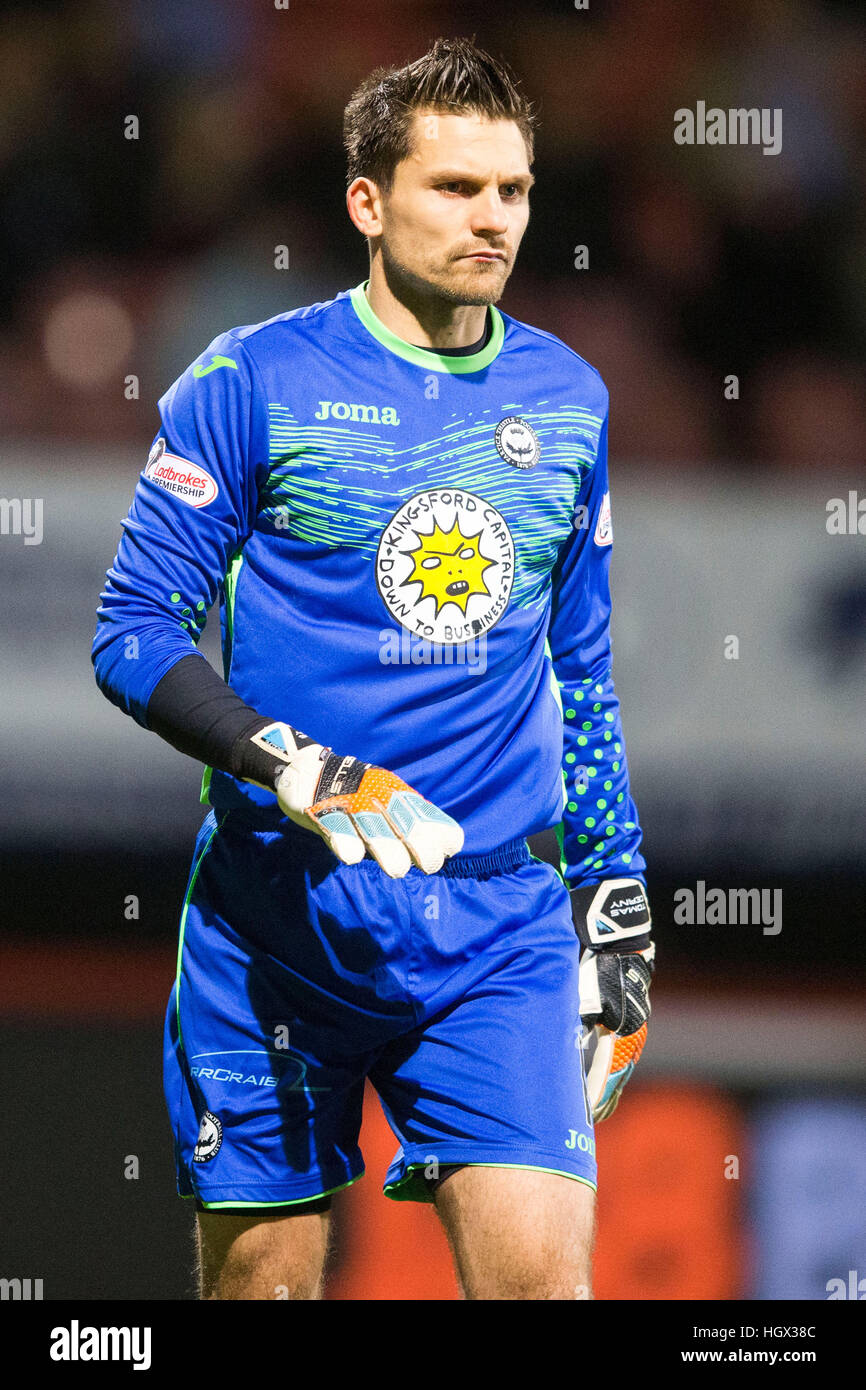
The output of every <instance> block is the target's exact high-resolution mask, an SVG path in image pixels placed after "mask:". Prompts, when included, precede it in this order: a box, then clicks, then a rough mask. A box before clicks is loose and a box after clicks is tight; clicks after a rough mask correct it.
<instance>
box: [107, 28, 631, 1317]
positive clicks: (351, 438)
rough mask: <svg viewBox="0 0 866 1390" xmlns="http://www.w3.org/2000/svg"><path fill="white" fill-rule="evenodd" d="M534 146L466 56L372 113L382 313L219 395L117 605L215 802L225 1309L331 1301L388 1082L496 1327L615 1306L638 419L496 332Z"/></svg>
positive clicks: (369, 147)
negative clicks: (342, 1194)
mask: <svg viewBox="0 0 866 1390" xmlns="http://www.w3.org/2000/svg"><path fill="white" fill-rule="evenodd" d="M533 128H534V118H533V116H532V112H531V109H530V107H529V106H528V104H527V102H526V101H525V99H524V97H523V96H522V95H521V93H520V91H519V89H518V87H517V86H516V84H515V83H514V80H513V79H512V77H511V75H510V74H509V73H508V71H507V70H506V69H505V68H504V67H503V66H502V65H500V64H499V63H498V62H496V61H495V60H494V59H492V58H491V57H490V56H489V55H487V54H485V53H483V52H482V51H481V50H479V49H478V48H476V47H475V46H474V45H473V44H472V43H470V42H468V41H466V40H454V41H447V40H439V41H438V42H437V43H436V44H435V45H434V47H433V48H432V49H431V51H430V52H429V53H427V54H425V55H424V56H423V57H422V58H420V59H418V60H417V61H416V62H414V63H411V64H409V65H408V66H407V67H405V68H395V69H389V70H388V71H379V72H377V73H374V74H373V75H372V76H371V77H370V78H369V79H367V81H365V82H364V83H363V84H362V85H361V87H360V88H359V89H358V91H357V92H356V93H355V94H354V96H353V97H352V99H351V101H350V102H349V105H348V107H347V110H346V118H345V139H346V147H347V152H348V158H349V183H348V191H347V205H348V210H349V214H350V216H351V218H352V221H353V222H354V224H355V226H356V228H357V229H358V230H359V231H360V232H361V233H362V234H363V235H364V237H365V238H366V240H367V244H368V248H369V254H370V273H369V279H368V280H367V281H365V282H364V283H363V284H361V285H358V286H356V287H355V288H354V289H352V290H346V291H342V292H340V293H338V294H337V295H336V297H335V298H333V299H331V300H329V301H327V302H324V303H320V304H315V305H312V306H311V307H309V308H305V309H297V310H294V311H291V312H289V313H282V314H278V315H277V316H276V317H275V318H272V319H269V320H268V321H267V322H265V323H261V324H256V325H251V326H246V327H241V328H235V329H232V330H230V331H228V332H225V333H222V334H220V335H219V336H218V337H217V338H215V339H214V340H213V342H212V343H211V344H210V345H209V347H208V348H207V349H206V350H205V351H204V352H203V353H201V355H200V356H199V357H198V358H197V359H196V361H195V362H194V363H192V364H191V366H190V367H189V368H188V369H187V370H186V371H185V372H184V373H183V374H182V375H181V376H180V377H179V378H178V380H177V381H176V382H175V383H174V385H173V386H172V387H171V388H170V389H169V391H168V392H167V393H166V394H165V395H164V396H163V398H162V399H161V401H160V403H159V408H160V426H159V429H158V431H157V434H156V437H155V439H154V441H153V446H152V449H151V453H150V456H149V458H148V461H147V464H146V466H145V468H144V470H143V473H142V475H141V477H140V479H139V482H138V485H137V488H136V491H135V496H134V499H133V502H132V506H131V509H130V512H129V515H128V517H127V518H126V521H125V522H124V525H123V535H122V538H121V541H120V546H119V549H118V553H117V558H116V560H115V563H114V565H113V567H112V569H111V570H110V571H109V574H108V580H107V584H106V587H105V590H104V592H103V594H102V596H101V605H100V608H99V622H98V627H97V633H96V638H95V642H94V649H93V660H94V665H95V671H96V679H97V682H98V684H99V686H100V688H101V689H102V691H103V692H104V693H105V694H106V696H107V697H108V698H109V699H111V700H112V701H113V702H114V703H116V704H117V705H118V706H119V707H120V708H121V709H122V710H124V711H125V712H126V713H127V714H129V715H131V716H132V717H133V718H134V719H135V720H136V721H137V722H138V723H139V724H140V725H142V727H144V728H146V729H149V730H152V731H154V732H155V733H157V734H159V735H161V736H162V737H163V738H165V739H167V740H168V741H169V742H170V743H171V744H172V745H173V746H174V747H176V748H178V749H180V750H181V751H182V752H184V753H186V754H188V755H190V756H192V757H194V758H196V759H198V760H200V761H201V762H202V763H204V764H205V769H206V770H205V775H204V779H203V787H202V798H203V801H205V803H206V804H207V805H208V807H209V809H208V813H207V815H206V818H205V820H204V823H203V825H202V827H201V830H200V832H199V836H198V840H197V843H196V847H195V852H194V856H193V862H192V866H191V869H190V875H189V882H188V886H187V893H186V897H185V901H184V904H183V909H182V913H181V921H180V942H179V949H178V966H177V977H176V980H175V984H174V987H173V989H172V991H171V998H170V1000H169V1006H168V1009H167V1013H166V1027H165V1072H164V1077H165V1094H166V1101H167V1105H168V1109H169V1114H170V1117H171V1122H172V1127H173V1131H174V1141H175V1160H176V1169H177V1183H178V1191H179V1193H180V1194H181V1196H183V1197H184V1198H186V1199H187V1200H189V1201H190V1202H191V1203H192V1204H193V1205H194V1207H195V1211H196V1219H197V1236H198V1248H199V1268H200V1291H201V1295H202V1297H208V1298H223V1299H232V1298H270V1297H273V1296H274V1292H273V1291H274V1289H275V1288H276V1287H277V1286H284V1287H286V1288H288V1290H289V1295H290V1297H292V1298H302V1299H303V1298H316V1297H319V1296H320V1293H321V1287H322V1284H321V1280H322V1266H323V1261H324V1254H325V1250H326V1245H327V1238H328V1223H329V1219H330V1216H329V1208H330V1201H331V1195H332V1194H333V1193H334V1192H335V1191H337V1190H339V1189H340V1188H343V1187H346V1186H348V1185H349V1184H350V1183H353V1182H355V1181H357V1180H358V1179H359V1178H360V1177H361V1175H362V1173H363V1171H364V1169H363V1157H362V1154H361V1152H360V1149H359V1147H358V1135H359V1129H360V1123H361V1107H362V1098H363V1091H364V1085H365V1081H366V1079H367V1078H369V1079H370V1081H371V1082H372V1084H373V1085H374V1086H375V1088H376V1090H377V1092H378V1094H379V1096H380V1098H381V1101H382V1104H383V1107H384V1109H385V1113H386V1116H387V1118H388V1121H389V1123H390V1125H391V1127H392V1129H393V1130H394V1132H395V1134H396V1136H397V1138H398V1140H399V1148H398V1150H397V1153H396V1155H395V1157H394V1160H393V1162H392V1164H391V1167H390V1168H389V1170H388V1173H387V1176H386V1182H385V1190H386V1192H387V1194H388V1195H389V1196H390V1197H392V1198H394V1199H396V1200H420V1201H428V1202H433V1203H434V1204H435V1207H436V1210H437V1212H438V1214H439V1216H440V1217H441V1219H442V1222H443V1224H444V1226H445V1229H446V1232H447V1234H448V1238H449V1241H450V1243H451V1246H452V1249H453V1253H454V1259H455V1266H456V1270H457V1274H458V1277H459V1280H460V1284H461V1288H462V1290H463V1293H464V1295H465V1296H466V1297H467V1298H471V1299H488V1298H510V1299H571V1298H575V1297H585V1296H588V1290H589V1288H590V1267H591V1251H592V1236H593V1226H594V1200H595V1187H596V1161H595V1142H594V1134H593V1119H594V1117H595V1118H602V1117H604V1116H605V1115H608V1114H609V1113H610V1112H611V1110H612V1109H613V1107H614V1105H615V1104H616V1102H617V1099H618V1097H619V1094H620V1091H621V1087H622V1085H623V1084H624V1082H625V1080H626V1079H627V1078H628V1076H629V1075H630V1072H631V1069H632V1067H633V1065H634V1063H635V1061H636V1060H637V1057H638V1056H639V1053H640V1048H641V1046H642V1045H643V1039H644V1037H645V1032H646V1019H647V1016H648V1013H649V1000H648V991H649V982H650V977H651V972H652V953H653V948H652V942H651V939H650V934H649V933H650V919H649V911H648V907H647V902H646V894H645V887H644V878H643V872H644V867H645V866H644V861H643V858H642V856H641V854H640V849H639V845H640V839H641V834H640V829H639V825H638V821H637V814H636V811H635V807H634V803H633V801H632V799H631V796H630V792H629V782H628V770H627V764H626V757H625V747H624V743H623V735H622V728H621V724H620V714H619V707H618V704H617V699H616V696H615V693H614V687H613V682H612V677H611V655H610V639H609V626H610V594H609V587H608V568H609V563H610V554H611V542H612V528H611V513H610V499H609V493H608V481H607V435H608V397H607V391H606V389H605V386H604V384H603V382H602V381H601V378H600V377H599V375H598V373H597V372H596V371H595V370H594V369H593V368H592V367H590V366H588V365H587V364H586V363H585V362H584V361H583V359H582V358H580V357H578V356H577V355H576V354H575V353H574V352H573V351H572V350H571V349H570V348H568V347H566V346H565V345H564V344H563V343H561V342H560V341H559V340H558V339H556V338H554V337H553V336H552V335H550V334H548V333H545V332H543V331H541V330H539V329H536V328H532V327H529V326H528V325H526V324H524V323H521V322H519V321H518V320H516V319H514V318H511V317H509V316H508V315H506V314H503V313H500V311H499V310H498V309H497V308H496V307H495V304H496V301H497V300H498V299H499V298H500V297H501V294H502V292H503V289H504V286H505V283H506V281H507V279H508V276H509V275H510V273H511V269H512V267H513V264H514V258H515V256H516V253H517V249H518V246H519V244H520V241H521V238H522V236H523V233H524V231H525V228H526V224H527V220H528V216H529V190H530V187H531V184H532V182H533V179H532V174H531V172H530V165H531V161H532V149H533V138H534V129H533ZM217 599H219V604H220V618H221V626H222V639H223V642H222V645H223V672H222V675H221V676H220V675H217V673H216V672H215V671H214V670H212V668H211V667H210V666H209V665H208V663H207V662H206V661H205V660H204V658H203V657H202V656H201V655H200V654H199V653H198V652H197V650H196V643H197V640H198V637H199V635H200V632H201V629H202V625H203V623H204V617H205V615H206V613H207V611H208V610H209V609H210V607H211V606H212V605H213V604H214V603H215V602H216V601H217ZM554 826H559V827H560V836H561V848H562V875H560V874H558V873H557V872H556V870H554V869H553V868H552V867H551V866H550V865H548V864H546V863H544V862H542V861H541V860H539V859H536V858H535V857H534V856H533V855H532V854H531V853H530V850H529V847H528V844H527V837H529V836H532V835H535V834H537V833H538V832H541V831H543V830H545V829H549V828H551V827H554ZM581 952H582V959H580V958H581ZM579 961H580V965H579ZM581 1015H582V1016H583V1024H582V1023H581ZM584 1063H585V1064H584Z"/></svg>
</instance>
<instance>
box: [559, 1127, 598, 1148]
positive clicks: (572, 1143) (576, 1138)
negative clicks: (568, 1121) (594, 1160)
mask: <svg viewBox="0 0 866 1390" xmlns="http://www.w3.org/2000/svg"><path fill="white" fill-rule="evenodd" d="M565 1147H566V1148H567V1149H580V1152H581V1153H584V1154H594V1153H595V1140H594V1139H590V1137H589V1135H588V1134H582V1133H581V1131H580V1130H579V1129H570V1130H569V1131H568V1138H567V1139H566V1141H565Z"/></svg>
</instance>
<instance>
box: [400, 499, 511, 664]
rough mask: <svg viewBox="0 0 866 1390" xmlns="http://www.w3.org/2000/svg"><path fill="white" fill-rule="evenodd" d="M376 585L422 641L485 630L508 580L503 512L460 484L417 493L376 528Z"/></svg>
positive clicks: (497, 612) (500, 606)
mask: <svg viewBox="0 0 866 1390" xmlns="http://www.w3.org/2000/svg"><path fill="white" fill-rule="evenodd" d="M376 583H377V585H378V588H379V593H380V594H381V596H382V599H383V600H384V602H385V605H386V607H387V609H388V612H389V613H390V614H391V617H392V618H393V619H394V620H395V622H398V623H399V624H400V626H401V627H404V628H406V629H407V630H408V631H409V632H413V633H415V634H417V636H419V637H424V638H426V639H427V640H428V641H431V642H440V643H444V644H450V645H454V644H459V643H462V642H469V641H471V640H472V639H473V638H476V637H479V636H481V635H482V634H483V633H486V632H489V631H490V629H491V628H492V627H494V626H495V624H496V623H498V621H499V619H500V618H501V617H502V614H503V613H504V612H505V609H506V607H507V606H508V600H509V598H510V596H511V586H512V584H513V583H514V542H513V540H512V538H511V532H510V531H509V529H508V526H507V524H506V521H505V518H504V517H503V515H502V513H501V512H499V511H497V509H496V507H493V506H491V504H490V503H489V502H486V501H485V500H484V498H483V497H477V496H476V495H475V494H474V493H472V492H464V491H463V490H462V488H434V489H432V490H431V491H429V492H417V493H416V494H415V496H414V497H410V499H409V501H408V502H404V504H403V506H402V507H401V508H400V510H399V511H398V512H396V513H395V515H394V516H393V517H392V518H391V520H390V521H389V522H388V525H387V526H386V527H385V530H384V531H383V533H382V538H381V540H380V542H379V549H378V552H377V554H376Z"/></svg>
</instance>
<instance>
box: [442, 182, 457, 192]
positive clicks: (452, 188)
mask: <svg viewBox="0 0 866 1390" xmlns="http://www.w3.org/2000/svg"><path fill="white" fill-rule="evenodd" d="M439 187H440V189H441V190H442V191H444V192H445V193H459V192H460V190H461V188H462V187H463V184H462V183H458V182H456V181H454V182H452V183H440V185H439Z"/></svg>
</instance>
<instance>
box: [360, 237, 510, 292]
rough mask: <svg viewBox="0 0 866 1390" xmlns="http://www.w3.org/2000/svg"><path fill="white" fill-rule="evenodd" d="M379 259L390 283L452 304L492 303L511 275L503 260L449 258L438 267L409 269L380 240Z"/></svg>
mask: <svg viewBox="0 0 866 1390" xmlns="http://www.w3.org/2000/svg"><path fill="white" fill-rule="evenodd" d="M382 260H383V263H384V266H385V271H386V274H387V278H388V280H389V282H390V283H391V284H392V286H395V285H400V286H403V287H404V288H405V289H407V290H408V291H409V293H410V295H411V296H416V295H417V296H418V297H419V298H423V299H428V300H429V299H431V298H434V299H440V300H443V301H444V302H445V303H446V304H455V305H463V304H465V305H482V304H495V303H496V302H497V301H498V300H499V299H501V298H502V295H503V293H504V291H505V285H506V282H507V280H508V277H509V275H510V274H511V264H510V263H509V262H507V261H492V262H490V263H488V264H485V263H479V262H474V263H472V264H468V263H467V264H463V263H461V262H460V261H459V260H453V261H449V262H447V263H446V264H445V265H441V266H440V265H429V266H424V267H421V268H413V267H411V266H407V265H406V264H405V262H404V261H402V260H401V259H400V257H399V256H396V255H395V254H394V252H393V250H392V249H390V248H388V247H386V246H385V245H384V243H383V245H382Z"/></svg>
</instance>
